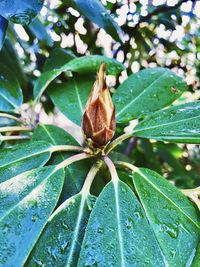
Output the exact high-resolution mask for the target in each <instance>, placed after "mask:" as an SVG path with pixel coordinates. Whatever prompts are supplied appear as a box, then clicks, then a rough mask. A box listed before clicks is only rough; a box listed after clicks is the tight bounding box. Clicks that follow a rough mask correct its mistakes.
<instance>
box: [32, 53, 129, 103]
mask: <svg viewBox="0 0 200 267" xmlns="http://www.w3.org/2000/svg"><path fill="white" fill-rule="evenodd" d="M102 62H104V63H105V64H106V66H107V74H110V75H116V74H118V73H120V72H121V71H122V70H123V69H124V66H123V64H121V63H119V62H118V61H116V60H114V59H111V58H107V57H105V56H99V55H95V56H83V57H80V58H75V59H73V60H71V61H69V62H68V63H66V64H63V65H62V67H59V68H56V69H52V70H49V71H46V72H44V73H43V74H42V75H41V76H40V77H39V79H38V80H37V81H36V83H35V86H34V98H35V100H38V98H40V96H41V95H42V93H43V92H44V90H45V89H46V87H47V86H48V85H49V84H50V82H52V81H53V80H54V79H55V78H56V77H57V76H58V75H60V74H61V73H62V72H64V71H72V72H78V73H89V74H90V73H96V72H97V70H98V69H99V66H100V64H101V63H102Z"/></svg>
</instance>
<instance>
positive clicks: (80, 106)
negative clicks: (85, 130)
mask: <svg viewBox="0 0 200 267" xmlns="http://www.w3.org/2000/svg"><path fill="white" fill-rule="evenodd" d="M73 80H74V87H75V91H76V96H77V99H78V104H79V108H80V110H81V114H83V105H82V102H81V98H80V95H79V90H78V86H77V83H76V81H75V79H73Z"/></svg>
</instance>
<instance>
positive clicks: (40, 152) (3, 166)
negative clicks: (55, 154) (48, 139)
mask: <svg viewBox="0 0 200 267" xmlns="http://www.w3.org/2000/svg"><path fill="white" fill-rule="evenodd" d="M47 152H49V153H50V152H51V151H50V148H48V149H45V150H43V151H41V150H40V151H39V152H37V153H34V154H31V155H28V156H24V157H22V158H20V159H17V160H14V161H12V162H9V163H7V164H5V165H2V166H0V170H1V168H5V167H7V166H9V165H11V164H13V163H16V162H19V161H22V160H24V159H27V158H31V157H34V156H37V155H38V154H44V153H47Z"/></svg>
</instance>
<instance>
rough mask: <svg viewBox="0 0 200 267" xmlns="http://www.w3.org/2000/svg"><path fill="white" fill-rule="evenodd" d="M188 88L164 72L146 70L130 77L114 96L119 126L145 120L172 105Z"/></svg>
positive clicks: (170, 72) (168, 72)
mask: <svg viewBox="0 0 200 267" xmlns="http://www.w3.org/2000/svg"><path fill="white" fill-rule="evenodd" d="M186 88H187V84H186V83H185V82H184V81H183V80H182V78H180V77H179V76H177V75H175V74H174V73H173V72H172V71H170V70H168V69H165V68H149V69H145V70H141V71H139V72H138V73H136V74H132V75H131V76H129V77H128V79H127V80H126V81H125V82H123V83H122V84H121V85H120V86H119V88H118V89H117V90H116V93H115V94H114V95H113V102H114V103H115V106H116V111H117V113H116V118H117V122H119V123H126V122H128V121H130V120H132V119H136V118H140V117H144V116H145V115H147V114H149V113H150V112H154V111H156V110H159V109H162V108H163V107H166V106H168V105H170V104H171V103H172V102H174V101H175V100H176V99H177V98H178V97H180V95H181V94H182V93H183V92H184V90H185V89H186Z"/></svg>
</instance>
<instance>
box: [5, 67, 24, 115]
mask: <svg viewBox="0 0 200 267" xmlns="http://www.w3.org/2000/svg"><path fill="white" fill-rule="evenodd" d="M22 101H23V97H22V91H21V89H20V85H19V83H18V81H17V79H16V78H15V75H14V74H13V73H12V72H11V71H10V70H9V69H8V68H7V67H6V66H4V65H3V64H0V110H1V111H6V112H8V111H17V110H18V109H19V107H20V106H21V104H22Z"/></svg>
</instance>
